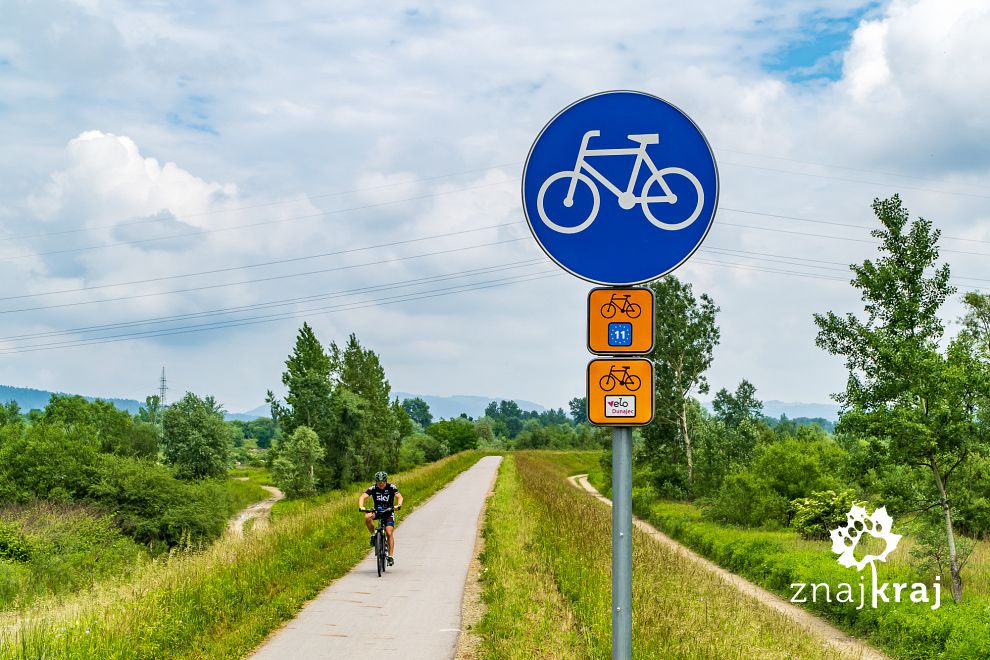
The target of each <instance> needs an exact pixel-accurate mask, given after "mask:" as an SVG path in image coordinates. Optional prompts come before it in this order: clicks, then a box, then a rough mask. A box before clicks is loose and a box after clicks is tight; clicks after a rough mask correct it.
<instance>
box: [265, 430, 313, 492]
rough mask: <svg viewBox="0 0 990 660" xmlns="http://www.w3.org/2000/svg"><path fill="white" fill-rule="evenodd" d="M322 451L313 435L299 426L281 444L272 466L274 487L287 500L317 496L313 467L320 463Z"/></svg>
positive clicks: (310, 431) (311, 431)
mask: <svg viewBox="0 0 990 660" xmlns="http://www.w3.org/2000/svg"><path fill="white" fill-rule="evenodd" d="M323 454H324V449H323V446H322V445H321V444H320V438H319V437H318V436H317V435H316V432H315V431H313V429H311V428H309V427H308V426H300V427H299V428H297V429H296V430H295V432H294V433H293V434H292V435H291V436H289V437H288V438H286V439H285V440H284V441H283V442H282V446H281V447H280V448H279V452H278V456H277V457H276V458H275V461H274V463H272V474H273V475H274V477H275V483H276V484H278V487H279V488H281V489H282V491H284V492H285V494H286V495H287V496H289V497H308V496H310V495H315V494H316V476H315V469H316V465H317V464H318V463H319V462H320V461H321V460H322V459H323Z"/></svg>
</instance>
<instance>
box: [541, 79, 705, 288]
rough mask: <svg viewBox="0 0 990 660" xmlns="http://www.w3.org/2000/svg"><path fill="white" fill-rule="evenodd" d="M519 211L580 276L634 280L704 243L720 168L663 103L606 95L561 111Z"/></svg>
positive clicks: (637, 95)
mask: <svg viewBox="0 0 990 660" xmlns="http://www.w3.org/2000/svg"><path fill="white" fill-rule="evenodd" d="M522 193H523V209H524V210H525V213H526V220H527V221H528V222H529V227H530V229H531V230H532V231H533V236H535V237H536V240H537V242H538V243H539V244H540V247H542V248H543V250H544V251H545V252H546V253H547V254H548V255H549V256H550V258H551V259H553V260H554V261H556V262H557V264H558V265H559V266H561V267H562V268H564V270H567V271H568V272H570V273H572V274H573V275H577V276H578V277H580V278H583V279H586V280H589V281H591V282H595V283H598V284H608V285H619V286H621V285H629V284H640V283H642V282H647V281H649V280H652V279H656V278H658V277H660V276H662V275H666V274H667V273H669V272H671V271H672V270H674V269H675V268H677V267H678V266H680V265H681V264H682V263H684V262H685V261H686V260H687V259H688V257H690V256H691V255H692V254H693V253H694V251H695V250H697V249H698V246H700V245H701V242H702V241H703V240H705V236H706V235H707V234H708V230H709V229H710V228H711V226H712V220H713V218H714V217H715V208H716V206H717V205H718V169H717V168H716V166H715V156H714V155H713V154H712V150H711V147H709V145H708V141H707V140H706V139H705V136H704V135H703V134H702V133H701V130H700V129H699V128H698V127H697V126H696V125H695V124H694V122H693V121H691V119H690V118H689V117H688V116H687V115H685V114H684V113H683V112H681V111H680V110H678V109H677V108H676V107H674V106H673V105H671V104H669V103H667V102H666V101H664V100H662V99H659V98H657V97H656V96H651V95H649V94H644V93H642V92H629V91H616V92H603V93H601V94H595V95H593V96H589V97H587V98H583V99H581V100H580V101H577V102H576V103H573V104H572V105H570V106H568V107H567V108H564V110H562V111H561V112H560V113H559V114H558V115H557V116H556V117H554V118H553V119H551V120H550V123H549V124H547V125H546V126H545V127H544V129H543V130H542V131H541V132H540V134H539V136H537V138H536V141H535V142H534V143H533V147H532V148H531V149H530V151H529V157H528V158H527V159H526V166H525V168H524V170H523V183H522Z"/></svg>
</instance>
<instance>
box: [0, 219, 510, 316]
mask: <svg viewBox="0 0 990 660" xmlns="http://www.w3.org/2000/svg"><path fill="white" fill-rule="evenodd" d="M524 240H528V237H522V238H511V239H507V240H504V241H493V242H491V243H481V244H479V245H469V246H467V247H460V248H452V249H449V250H438V251H436V252H425V253H423V254H414V255H410V256H406V257H395V258H394V259H381V260H379V261H368V262H365V263H361V264H351V265H348V266H335V267H333V268H321V269H319V270H311V271H306V272H304V273H290V274H288V275H272V276H270V277H260V278H257V279H253V280H241V281H240V282H227V283H224V284H209V285H205V286H197V287H190V288H188V289H172V290H170V291H155V292H151V293H139V294H134V295H130V296H118V297H116V298H104V299H103V300H83V301H80V302H72V303H60V304H58V305H40V306H38V307H21V308H17V309H4V310H0V314H15V313H18V312H34V311H38V310H43V309H58V308H60V307H79V306H82V305H95V304H98V303H105V302H118V301H121V300H136V299H138V298H151V297H155V296H166V295H171V294H173V293H190V292H193V291H206V290H208V289H222V288H225V287H229V286H238V285H241V284H257V283H259V282H273V281H276V280H286V279H291V278H295V277H305V276H307V275H319V274H322V273H332V272H336V271H340V270H350V269H352V268H363V267H364V266H379V265H381V264H388V263H396V262H399V261H408V260H410V259H420V258H423V257H433V256H436V255H440V254H452V253H454V252H463V251H465V250H475V249H477V248H483V247H490V246H492V245H505V244H507V243H517V242H519V241H524Z"/></svg>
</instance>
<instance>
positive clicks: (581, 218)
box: [536, 170, 601, 234]
mask: <svg viewBox="0 0 990 660" xmlns="http://www.w3.org/2000/svg"><path fill="white" fill-rule="evenodd" d="M575 177H577V182H576V183H574V186H575V190H574V195H573V196H571V197H570V198H569V197H568V196H567V194H568V191H569V190H570V188H571V185H572V184H571V182H572V181H573V180H574V178H575ZM578 183H583V184H584V186H578V185H577V184H578ZM554 184H556V185H554ZM551 188H553V189H552V190H551ZM585 188H587V190H586V189H585ZM589 191H590V193H589ZM548 193H549V195H548ZM548 197H549V198H548ZM600 204H601V196H600V195H599V194H598V187H597V186H596V185H595V183H594V181H592V180H591V178H589V177H588V175H587V174H584V173H582V172H578V173H577V174H575V173H574V172H573V171H571V170H565V171H563V172H557V173H556V174H554V175H552V176H550V177H549V178H548V179H547V180H546V181H544V182H543V185H542V186H540V192H539V193H538V194H537V195H536V210H537V211H538V212H539V214H540V220H542V221H543V224H545V225H546V226H547V227H549V228H550V229H552V230H554V231H557V232H560V233H561V234H576V233H578V232H579V231H584V230H585V229H587V228H588V226H589V225H590V224H591V223H592V222H594V221H595V218H597V217H598V206H599V205H600ZM548 205H549V207H550V212H549V213H548V212H547V206H548ZM551 215H553V216H554V218H555V219H556V222H555V221H554V220H551V219H550V216H551ZM561 223H563V224H561Z"/></svg>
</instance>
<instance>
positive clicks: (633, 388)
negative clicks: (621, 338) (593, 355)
mask: <svg viewBox="0 0 990 660" xmlns="http://www.w3.org/2000/svg"><path fill="white" fill-rule="evenodd" d="M588 421H590V422H591V423H592V424H595V425H597V426H644V425H646V424H649V423H650V422H651V421H653V363H652V362H650V361H649V360H646V359H644V358H624V359H614V360H609V359H602V360H592V361H591V362H589V363H588Z"/></svg>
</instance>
